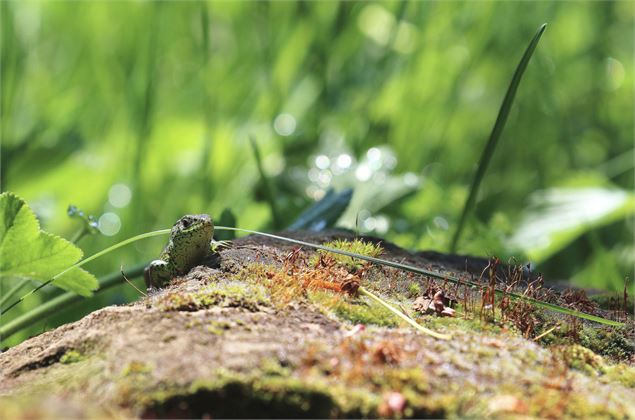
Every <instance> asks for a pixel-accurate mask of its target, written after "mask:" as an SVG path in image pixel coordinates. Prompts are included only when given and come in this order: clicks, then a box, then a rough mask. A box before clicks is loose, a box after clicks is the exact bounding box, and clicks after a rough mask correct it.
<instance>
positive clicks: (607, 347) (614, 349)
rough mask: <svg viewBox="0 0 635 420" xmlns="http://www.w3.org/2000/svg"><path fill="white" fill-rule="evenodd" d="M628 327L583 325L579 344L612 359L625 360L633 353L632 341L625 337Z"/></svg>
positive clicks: (634, 353) (634, 351)
mask: <svg viewBox="0 0 635 420" xmlns="http://www.w3.org/2000/svg"><path fill="white" fill-rule="evenodd" d="M628 328H631V329H632V328H633V326H632V325H630V326H629V325H626V326H624V327H597V326H585V327H584V328H582V331H581V332H580V334H579V336H580V338H579V344H580V345H582V346H584V347H586V348H588V349H590V350H592V351H593V352H595V353H597V354H599V355H601V356H604V357H607V358H609V359H611V360H614V361H627V360H630V359H631V357H632V356H633V355H635V348H634V347H633V343H632V342H631V341H630V340H629V339H628V338H627V336H626V334H627V333H628Z"/></svg>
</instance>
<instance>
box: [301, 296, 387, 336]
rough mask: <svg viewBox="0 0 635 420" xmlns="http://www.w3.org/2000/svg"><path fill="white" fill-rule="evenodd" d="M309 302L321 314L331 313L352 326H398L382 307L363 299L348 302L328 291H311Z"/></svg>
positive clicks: (345, 298)
mask: <svg viewBox="0 0 635 420" xmlns="http://www.w3.org/2000/svg"><path fill="white" fill-rule="evenodd" d="M308 296H309V300H310V301H311V302H312V303H314V304H316V305H317V306H318V307H320V308H321V309H322V310H323V312H332V313H333V314H335V315H336V316H337V317H339V318H340V319H343V320H346V321H350V322H352V323H353V324H373V325H379V326H383V327H396V326H398V325H399V322H398V320H397V319H396V318H395V315H394V314H393V313H392V312H390V311H389V310H388V309H386V308H384V307H383V306H379V305H377V304H375V303H373V302H367V301H366V300H365V299H361V298H360V299H355V300H349V298H347V297H346V296H341V295H336V294H334V293H331V292H328V291H312V292H309V293H308Z"/></svg>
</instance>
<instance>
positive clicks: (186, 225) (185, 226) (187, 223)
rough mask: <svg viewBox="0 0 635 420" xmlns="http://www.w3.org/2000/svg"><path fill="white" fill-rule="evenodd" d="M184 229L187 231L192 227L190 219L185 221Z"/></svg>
mask: <svg viewBox="0 0 635 420" xmlns="http://www.w3.org/2000/svg"><path fill="white" fill-rule="evenodd" d="M183 227H184V228H185V229H187V228H188V227H190V220H189V219H183Z"/></svg>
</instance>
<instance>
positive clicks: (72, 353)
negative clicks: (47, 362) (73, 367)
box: [60, 350, 86, 365]
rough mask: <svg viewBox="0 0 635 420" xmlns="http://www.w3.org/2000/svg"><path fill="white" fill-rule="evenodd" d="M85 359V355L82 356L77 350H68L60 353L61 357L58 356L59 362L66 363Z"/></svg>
mask: <svg viewBox="0 0 635 420" xmlns="http://www.w3.org/2000/svg"><path fill="white" fill-rule="evenodd" d="M85 359H86V356H84V355H83V354H82V353H80V352H79V351H77V350H68V351H67V352H66V353H64V354H63V355H62V357H60V363H62V364H65V365H68V364H71V363H77V362H81V361H82V360H85Z"/></svg>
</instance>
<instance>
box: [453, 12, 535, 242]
mask: <svg viewBox="0 0 635 420" xmlns="http://www.w3.org/2000/svg"><path fill="white" fill-rule="evenodd" d="M546 27H547V24H546V23H543V24H542V26H540V28H538V32H536V35H534V37H533V39H532V40H531V42H530V43H529V45H528V46H527V49H526V50H525V54H523V57H522V58H521V59H520V63H518V66H517V67H516V71H515V72H514V76H513V77H512V81H511V83H510V84H509V87H508V88H507V93H506V94H505V98H504V99H503V103H502V104H501V107H500V110H499V111H498V116H497V117H496V122H495V123H494V127H493V128H492V132H491V134H490V136H489V140H488V141H487V144H486V145H485V149H483V153H482V155H481V159H480V160H479V163H478V168H477V170H476V174H475V175H474V178H472V185H471V186H470V193H469V195H468V197H467V200H465V205H464V206H463V211H462V212H461V218H460V219H459V223H458V225H457V226H456V230H455V231H454V236H453V237H452V242H451V244H450V252H456V248H457V245H458V242H459V238H460V237H461V233H462V232H463V226H464V225H465V220H466V219H467V216H468V214H469V212H470V211H472V209H473V207H474V202H475V201H476V196H477V195H478V189H479V187H480V185H481V181H482V180H483V177H484V176H485V172H486V171H487V166H488V165H489V161H490V160H491V158H492V155H493V154H494V151H495V150H496V145H497V144H498V139H499V138H500V136H501V133H502V132H503V128H505V123H506V122H507V117H508V116H509V111H510V109H511V107H512V103H513V102H514V97H515V96H516V91H517V90H518V85H519V84H520V80H521V79H522V77H523V73H524V72H525V69H526V68H527V64H529V60H530V59H531V56H532V54H533V53H534V50H535V49H536V46H537V45H538V41H540V37H541V36H542V33H543V32H544V31H545V28H546Z"/></svg>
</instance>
